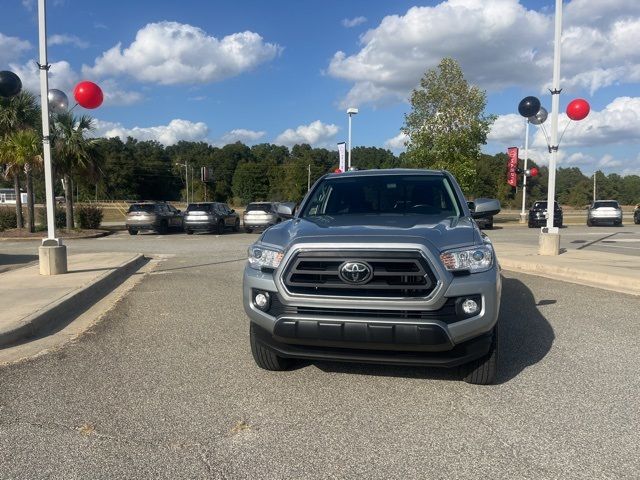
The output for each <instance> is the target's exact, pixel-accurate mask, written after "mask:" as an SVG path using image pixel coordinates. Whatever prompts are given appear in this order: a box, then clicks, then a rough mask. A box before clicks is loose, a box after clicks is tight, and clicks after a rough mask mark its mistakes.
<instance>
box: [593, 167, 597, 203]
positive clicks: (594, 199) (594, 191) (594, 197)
mask: <svg viewBox="0 0 640 480" xmlns="http://www.w3.org/2000/svg"><path fill="white" fill-rule="evenodd" d="M597 173H598V172H597V171H596V172H593V201H594V202H595V201H596V174H597Z"/></svg>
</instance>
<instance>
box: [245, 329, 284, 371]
mask: <svg viewBox="0 0 640 480" xmlns="http://www.w3.org/2000/svg"><path fill="white" fill-rule="evenodd" d="M255 328H256V327H254V325H253V322H252V323H251V327H250V328H249V338H250V343H251V354H252V355H253V359H254V360H255V362H256V365H258V366H259V367H260V368H262V369H264V370H271V371H273V372H281V371H283V370H286V369H287V368H288V367H289V365H290V361H289V359H287V358H283V357H280V356H278V355H276V353H275V352H274V351H273V350H271V349H269V348H267V347H265V346H264V345H263V344H262V343H260V341H259V340H258V339H257V338H256V332H255Z"/></svg>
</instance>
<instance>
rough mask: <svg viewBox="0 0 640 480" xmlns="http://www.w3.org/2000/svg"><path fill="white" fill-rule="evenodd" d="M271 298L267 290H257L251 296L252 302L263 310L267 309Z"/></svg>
mask: <svg viewBox="0 0 640 480" xmlns="http://www.w3.org/2000/svg"><path fill="white" fill-rule="evenodd" d="M270 303H271V298H270V297H269V293H268V292H257V293H256V294H255V296H254V297H253V304H254V305H255V306H256V307H257V308H258V309H260V310H262V311H263V312H265V311H267V310H269V304H270Z"/></svg>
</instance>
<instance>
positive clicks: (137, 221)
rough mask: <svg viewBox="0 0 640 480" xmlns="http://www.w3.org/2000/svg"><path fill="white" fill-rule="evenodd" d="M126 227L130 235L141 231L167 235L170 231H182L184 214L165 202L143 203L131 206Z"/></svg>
mask: <svg viewBox="0 0 640 480" xmlns="http://www.w3.org/2000/svg"><path fill="white" fill-rule="evenodd" d="M125 225H126V227H127V230H128V231H129V234H130V235H137V233H138V232H139V231H140V230H153V231H155V232H157V233H160V234H165V233H167V232H168V231H169V229H177V230H182V212H180V210H178V209H176V208H175V207H174V206H173V205H170V204H168V203H165V202H141V203H134V204H132V205H130V206H129V211H128V212H127V218H126V220H125Z"/></svg>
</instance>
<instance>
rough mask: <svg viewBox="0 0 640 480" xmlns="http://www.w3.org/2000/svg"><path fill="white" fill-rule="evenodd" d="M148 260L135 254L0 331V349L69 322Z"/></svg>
mask: <svg viewBox="0 0 640 480" xmlns="http://www.w3.org/2000/svg"><path fill="white" fill-rule="evenodd" d="M147 261H148V258H146V257H145V256H144V255H142V254H137V255H136V256H135V257H133V258H130V259H129V260H127V261H126V262H124V263H122V264H120V265H118V266H117V267H115V268H113V269H110V270H108V271H107V272H105V273H103V274H102V275H100V276H99V277H97V278H96V279H94V280H93V281H92V282H91V283H89V284H87V285H84V286H82V287H81V288H79V289H77V290H74V291H72V292H69V293H68V294H67V295H65V296H64V297H62V298H60V299H58V300H56V301H54V302H52V303H50V304H49V305H47V306H46V307H44V308H42V309H40V310H39V311H37V312H35V313H33V314H31V315H29V316H28V317H25V318H24V319H22V320H21V322H20V324H16V325H13V326H11V327H9V328H8V329H6V330H0V348H1V347H4V346H8V345H11V344H14V343H17V342H19V341H20V340H23V339H26V338H30V337H34V336H36V335H37V334H38V333H40V332H42V331H46V330H52V329H54V328H55V327H57V326H58V325H61V324H64V323H65V322H70V321H71V320H73V319H74V318H75V317H77V316H78V315H80V314H81V313H82V312H83V311H85V310H87V309H88V308H89V307H90V306H91V305H92V304H94V303H95V302H96V301H98V300H99V299H101V298H102V297H104V296H106V295H107V294H108V293H109V292H111V290H113V289H114V288H115V287H116V286H117V285H119V284H120V283H122V282H123V281H124V280H125V279H126V278H127V277H129V276H130V275H132V274H133V272H135V271H136V270H138V269H139V268H140V267H142V265H144V264H145V263H146V262H147Z"/></svg>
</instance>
